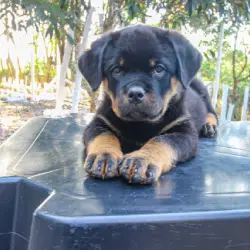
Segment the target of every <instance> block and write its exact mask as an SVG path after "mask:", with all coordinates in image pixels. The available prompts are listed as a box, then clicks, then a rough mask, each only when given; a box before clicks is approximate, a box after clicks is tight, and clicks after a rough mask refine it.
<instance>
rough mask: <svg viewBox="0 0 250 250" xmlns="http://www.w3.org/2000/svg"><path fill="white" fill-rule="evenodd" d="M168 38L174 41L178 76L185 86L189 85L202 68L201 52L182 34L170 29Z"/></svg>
mask: <svg viewBox="0 0 250 250" xmlns="http://www.w3.org/2000/svg"><path fill="white" fill-rule="evenodd" d="M168 39H169V41H170V42H171V43H172V46H173V48H174V50H175V54H176V57H177V62H178V68H177V77H178V78H179V80H180V81H181V83H182V85H183V87H184V88H186V87H188V86H189V84H190V82H191V81H192V79H193V78H194V76H195V75H196V73H197V72H198V70H199V69H200V66H201V62H202V56H201V53H200V52H199V51H198V50H197V49H196V48H195V47H194V46H193V45H192V44H191V43H190V42H189V41H188V40H187V39H186V38H185V37H184V36H182V35H181V34H179V33H177V32H173V31H170V32H169V34H168Z"/></svg>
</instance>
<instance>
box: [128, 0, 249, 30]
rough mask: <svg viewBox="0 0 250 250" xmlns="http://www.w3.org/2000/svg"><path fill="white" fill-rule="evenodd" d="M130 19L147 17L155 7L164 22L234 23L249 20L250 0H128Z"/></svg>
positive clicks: (172, 25)
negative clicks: (149, 8) (149, 9)
mask: <svg viewBox="0 0 250 250" xmlns="http://www.w3.org/2000/svg"><path fill="white" fill-rule="evenodd" d="M125 2H126V5H127V9H126V10H127V13H128V16H129V18H128V19H129V20H133V19H134V18H135V19H136V18H138V17H139V16H142V15H143V16H146V12H147V8H148V7H151V8H153V9H154V10H156V11H157V12H158V13H159V14H160V15H161V25H162V26H164V27H168V28H178V27H180V26H182V25H185V24H190V25H191V26H193V27H197V26H198V27H201V26H203V27H206V26H207V25H211V24H214V23H218V21H220V20H222V19H224V20H225V21H226V22H231V23H232V24H234V25H236V24H240V23H246V22H249V20H250V1H249V0H237V1H235V0H200V1H197V0H181V1H176V0H151V1H136V0H127V1H125Z"/></svg>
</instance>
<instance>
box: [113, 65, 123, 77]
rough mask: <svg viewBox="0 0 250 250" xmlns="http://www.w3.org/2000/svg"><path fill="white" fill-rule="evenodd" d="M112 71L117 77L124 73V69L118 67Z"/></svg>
mask: <svg viewBox="0 0 250 250" xmlns="http://www.w3.org/2000/svg"><path fill="white" fill-rule="evenodd" d="M111 71H112V74H113V75H116V76H119V75H121V74H122V72H123V70H122V68H121V67H118V66H116V67H114V68H113V69H112V70H111Z"/></svg>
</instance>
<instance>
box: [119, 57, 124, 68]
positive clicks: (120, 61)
mask: <svg viewBox="0 0 250 250" xmlns="http://www.w3.org/2000/svg"><path fill="white" fill-rule="evenodd" d="M119 64H120V66H123V65H124V58H123V57H121V58H120V60H119Z"/></svg>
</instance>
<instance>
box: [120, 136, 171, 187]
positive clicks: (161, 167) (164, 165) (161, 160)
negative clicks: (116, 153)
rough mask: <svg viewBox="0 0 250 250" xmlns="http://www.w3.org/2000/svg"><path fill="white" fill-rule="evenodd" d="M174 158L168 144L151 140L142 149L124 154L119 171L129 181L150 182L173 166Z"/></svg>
mask: <svg viewBox="0 0 250 250" xmlns="http://www.w3.org/2000/svg"><path fill="white" fill-rule="evenodd" d="M175 158H176V156H175V153H174V151H173V149H172V148H171V147H170V146H167V145H164V144H163V143H158V142H153V141H152V142H150V143H148V144H146V145H145V146H144V147H143V148H142V149H140V150H138V151H135V152H133V153H130V154H127V155H125V156H124V157H123V160H122V162H121V164H120V166H119V173H120V175H121V176H122V178H124V179H125V180H126V181H128V182H129V183H139V184H152V183H154V182H156V181H157V180H158V179H159V177H160V176H161V174H162V173H165V172H167V171H169V170H170V169H171V168H172V167H173V163H174V159H175Z"/></svg>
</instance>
